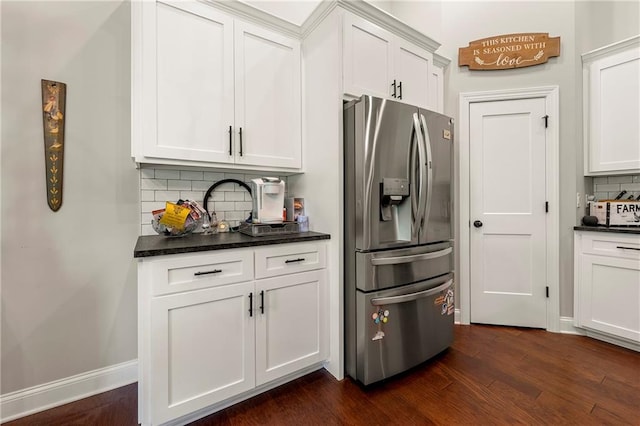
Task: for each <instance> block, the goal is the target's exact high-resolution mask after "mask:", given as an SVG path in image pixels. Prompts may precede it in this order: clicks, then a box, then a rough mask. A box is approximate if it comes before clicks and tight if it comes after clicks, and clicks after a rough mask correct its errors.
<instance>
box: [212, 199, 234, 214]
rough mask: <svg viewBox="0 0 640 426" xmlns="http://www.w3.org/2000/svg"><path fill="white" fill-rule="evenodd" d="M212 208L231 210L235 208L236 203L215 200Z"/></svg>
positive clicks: (224, 210)
mask: <svg viewBox="0 0 640 426" xmlns="http://www.w3.org/2000/svg"><path fill="white" fill-rule="evenodd" d="M213 209H214V210H215V211H216V212H227V211H230V212H232V211H234V210H235V209H236V203H234V202H230V201H216V202H215V203H213Z"/></svg>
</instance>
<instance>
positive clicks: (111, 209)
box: [0, 1, 140, 415]
mask: <svg viewBox="0 0 640 426" xmlns="http://www.w3.org/2000/svg"><path fill="white" fill-rule="evenodd" d="M0 8H1V13H0V19H1V28H2V32H1V34H0V37H1V40H2V62H1V64H2V98H1V102H2V117H1V119H2V138H1V141H2V146H1V150H2V156H1V159H2V164H1V166H0V174H1V178H0V182H1V183H0V184H1V197H2V214H1V218H2V223H1V227H0V233H1V235H2V248H1V249H2V264H1V266H0V269H1V272H0V273H1V275H0V278H1V281H2V295H1V297H2V319H1V321H2V330H1V331H2V345H1V346H2V349H1V350H2V352H1V359H2V371H1V375H2V382H1V393H2V396H3V397H4V396H5V395H7V394H8V393H11V392H14V391H20V390H24V389H28V388H30V387H33V386H40V385H43V384H45V383H49V382H52V381H55V380H59V379H65V378H70V377H73V376H75V375H78V374H82V373H86V372H88V371H92V370H98V369H102V368H105V367H110V366H113V365H116V364H120V363H124V362H127V361H132V360H134V361H135V359H136V358H137V333H136V330H137V327H136V322H137V321H136V312H137V307H136V306H137V304H136V298H137V297H136V294H137V287H136V264H135V261H134V260H133V249H134V246H135V243H136V238H137V236H138V233H139V230H140V227H139V219H140V214H139V206H140V204H139V192H138V179H139V178H138V171H137V170H136V169H135V167H134V164H133V162H132V161H131V156H130V152H131V151H130V127H131V126H130V73H131V61H130V52H131V50H130V24H129V22H130V12H129V9H130V4H129V2H127V1H104V2H95V1H87V2H74V1H70V2H62V1H40V2H35V1H2V2H0ZM41 79H50V80H57V81H61V82H64V83H66V84H67V108H66V129H65V130H66V132H65V133H66V137H65V158H64V183H63V184H64V196H63V201H62V207H61V208H60V210H59V211H57V212H55V213H54V212H52V211H51V210H50V209H49V207H48V206H47V201H46V187H45V169H44V149H43V135H42V103H41V93H40V80H41ZM58 391H59V389H58ZM3 401H4V399H3ZM3 415H6V413H3Z"/></svg>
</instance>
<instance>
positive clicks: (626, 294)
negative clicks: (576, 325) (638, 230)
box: [579, 254, 640, 342]
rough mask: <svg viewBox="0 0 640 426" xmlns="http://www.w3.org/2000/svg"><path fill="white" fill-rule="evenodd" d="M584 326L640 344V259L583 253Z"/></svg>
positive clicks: (580, 301) (581, 306) (581, 317)
mask: <svg viewBox="0 0 640 426" xmlns="http://www.w3.org/2000/svg"><path fill="white" fill-rule="evenodd" d="M580 277H581V282H580V283H579V285H580V289H579V291H580V296H579V306H580V309H579V312H580V313H579V315H580V325H581V326H583V327H587V328H591V329H593V330H597V331H601V332H604V333H609V334H612V335H615V336H619V337H624V338H626V339H630V340H633V341H635V342H640V259H623V258H617V257H608V256H595V255H589V254H582V259H581V271H580Z"/></svg>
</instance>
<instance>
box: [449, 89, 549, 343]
mask: <svg viewBox="0 0 640 426" xmlns="http://www.w3.org/2000/svg"><path fill="white" fill-rule="evenodd" d="M531 98H545V102H546V111H547V114H548V115H549V120H548V123H549V127H548V129H547V141H546V144H547V147H546V169H547V176H546V190H547V201H548V202H549V213H548V214H547V215H546V228H547V230H546V240H547V244H546V246H547V253H546V260H547V286H549V298H548V299H547V330H548V331H555V332H559V331H560V295H559V293H560V260H559V258H558V257H559V243H560V231H559V221H560V211H559V207H560V197H559V179H560V171H559V151H560V144H559V139H560V138H559V136H560V120H559V116H560V108H559V87H558V86H544V87H533V88H523V89H507V90H495V91H487V92H466V93H460V115H459V120H460V125H459V129H458V135H459V137H458V140H459V160H460V161H459V163H458V164H459V165H458V167H459V170H458V174H457V175H458V177H459V179H460V208H459V211H460V222H459V224H458V247H459V248H458V250H459V251H458V253H459V259H460V271H459V274H457V275H458V283H459V285H460V299H459V300H460V323H461V324H469V323H470V322H471V279H470V272H471V263H470V259H471V244H470V232H471V225H470V224H471V222H470V210H469V209H470V208H471V204H470V202H469V196H470V189H469V188H470V183H469V179H470V173H469V168H470V164H469V161H470V155H469V139H470V137H469V111H470V106H471V104H472V103H475V102H488V101H501V100H512V99H531ZM540 119H542V117H540Z"/></svg>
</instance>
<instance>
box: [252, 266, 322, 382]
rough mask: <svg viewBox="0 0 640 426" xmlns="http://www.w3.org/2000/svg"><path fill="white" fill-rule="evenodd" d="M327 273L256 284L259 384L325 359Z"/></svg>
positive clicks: (260, 281)
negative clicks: (261, 307)
mask: <svg viewBox="0 0 640 426" xmlns="http://www.w3.org/2000/svg"><path fill="white" fill-rule="evenodd" d="M325 274H326V270H324V269H323V270H318V271H312V272H305V273H302V274H292V275H283V276H280V277H275V278H269V279H264V280H258V281H256V295H257V303H256V306H258V308H257V309H256V311H257V312H256V385H260V384H263V383H266V382H269V381H271V380H274V379H276V378H278V377H282V376H284V375H286V374H289V373H293V372H295V371H297V370H300V369H302V368H304V367H308V366H310V365H313V364H315V363H318V362H321V361H323V360H324V359H326V357H327V350H326V348H327V342H328V337H327V330H328V328H327V321H328V318H327V312H329V307H328V306H327V290H328V289H327V282H326V275H325ZM260 306H263V307H264V309H260Z"/></svg>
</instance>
